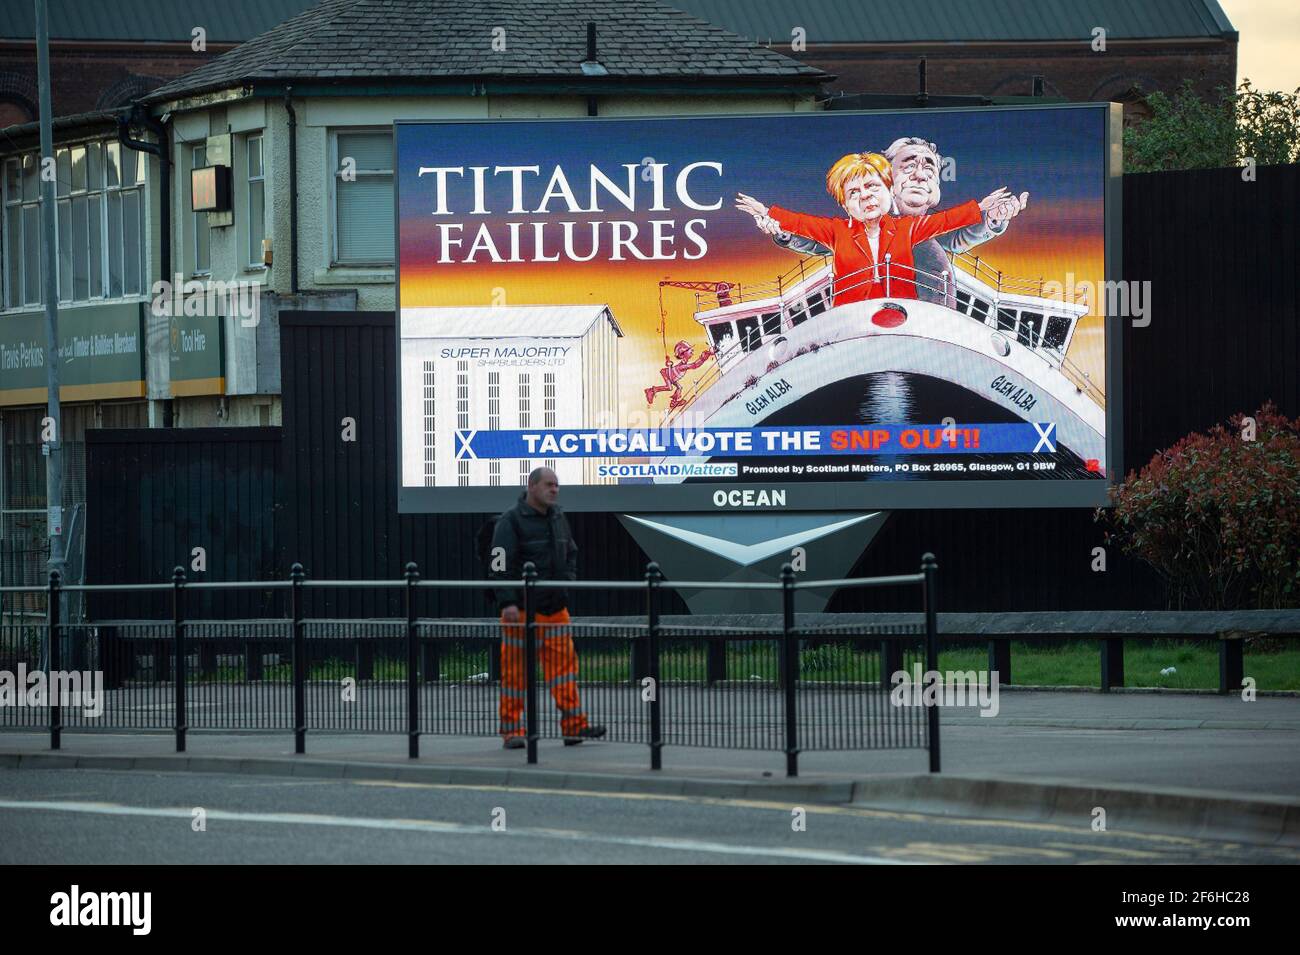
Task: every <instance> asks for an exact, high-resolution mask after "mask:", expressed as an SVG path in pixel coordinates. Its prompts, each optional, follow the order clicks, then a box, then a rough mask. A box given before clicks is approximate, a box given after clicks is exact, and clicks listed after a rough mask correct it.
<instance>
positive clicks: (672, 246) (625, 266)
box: [397, 108, 1106, 410]
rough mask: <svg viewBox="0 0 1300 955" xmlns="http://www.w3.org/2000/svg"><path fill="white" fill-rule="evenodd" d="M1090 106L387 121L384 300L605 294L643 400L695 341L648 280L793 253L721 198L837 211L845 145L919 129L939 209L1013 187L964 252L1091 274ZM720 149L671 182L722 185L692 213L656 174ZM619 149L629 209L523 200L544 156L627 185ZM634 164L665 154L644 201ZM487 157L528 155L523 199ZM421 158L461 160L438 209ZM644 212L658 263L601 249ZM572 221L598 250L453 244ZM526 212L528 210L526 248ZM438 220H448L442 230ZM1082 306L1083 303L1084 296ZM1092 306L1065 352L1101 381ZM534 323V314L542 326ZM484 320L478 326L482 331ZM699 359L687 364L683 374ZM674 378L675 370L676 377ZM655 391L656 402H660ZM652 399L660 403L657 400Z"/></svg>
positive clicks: (1044, 269) (864, 144)
mask: <svg viewBox="0 0 1300 955" xmlns="http://www.w3.org/2000/svg"><path fill="white" fill-rule="evenodd" d="M1105 115H1106V114H1105V110H1104V109H1101V108H1091V109H1079V108H1067V109H1051V110H1044V109H1035V110H1016V111H1006V110H996V111H977V112H973V111H954V112H934V111H923V112H909V113H904V114H894V113H882V114H854V113H837V112H823V113H815V114H788V115H781V116H732V117H716V118H684V119H672V120H662V119H654V118H646V119H630V120H599V121H585V122H584V121H569V120H565V121H540V122H539V121H529V122H514V121H494V122H485V123H428V124H424V123H421V124H400V125H399V127H398V129H399V133H398V138H397V142H398V156H397V163H398V165H397V170H398V178H399V182H398V188H399V201H400V207H399V208H400V223H399V230H400V231H399V266H400V303H401V306H402V307H412V306H475V305H489V304H507V305H541V304H547V305H588V304H606V305H608V306H609V307H610V309H611V311H612V313H613V315H614V317H615V319H616V321H617V322H618V323H619V325H620V327H621V328H622V330H623V332H624V335H625V336H626V337H625V338H624V340H623V341H622V342H621V343H620V346H619V348H620V351H619V366H620V379H621V380H620V383H619V388H620V398H621V401H622V402H624V403H625V407H638V406H639V407H642V408H644V407H645V402H644V396H643V395H642V391H643V389H644V388H645V387H647V386H648V385H651V384H657V383H659V382H660V380H661V379H660V377H659V369H660V368H661V367H662V365H663V362H664V355H665V347H664V346H665V343H666V344H667V346H668V348H669V349H671V346H672V345H673V343H674V342H676V341H678V340H679V339H685V340H686V341H688V342H690V343H691V344H692V345H694V346H695V347H696V349H697V350H698V349H701V348H703V347H705V346H706V345H707V344H708V341H707V337H706V335H705V332H704V329H703V327H702V326H701V325H700V324H699V323H698V322H697V321H696V320H695V318H694V310H695V295H694V293H693V292H691V291H688V290H684V289H676V288H665V289H664V290H663V305H664V309H665V317H666V321H665V322H664V327H663V328H662V329H661V327H660V324H661V313H660V289H659V283H660V281H662V280H672V281H707V282H730V283H740V284H742V285H746V284H751V283H767V282H772V281H773V280H774V279H775V278H776V277H777V276H778V275H780V274H783V273H786V272H788V271H789V270H790V269H792V268H795V267H797V266H798V264H799V259H800V256H798V255H796V254H795V253H792V252H789V251H787V250H785V249H782V248H779V247H778V246H776V245H775V244H774V243H773V242H772V241H771V239H770V238H769V237H768V236H765V235H763V234H762V233H760V232H759V231H758V229H757V228H756V227H755V225H754V221H753V219H752V218H751V217H750V216H748V215H746V214H744V213H742V212H739V211H737V210H736V209H734V208H733V199H734V196H735V195H736V193H737V192H744V193H747V194H749V195H752V196H754V197H756V198H758V199H759V200H761V201H762V202H764V203H766V204H769V205H772V204H777V205H781V206H783V207H785V208H789V209H794V210H797V211H800V212H806V213H811V214H814V215H822V216H836V215H843V212H842V210H841V209H840V208H839V207H838V206H837V205H836V204H835V203H834V200H833V199H832V198H831V197H830V196H829V195H828V194H827V192H826V188H825V176H826V170H827V169H828V168H829V167H830V166H831V164H832V163H833V162H834V161H835V160H836V159H838V158H839V157H840V156H842V155H844V154H845V153H849V152H861V151H878V152H882V151H883V150H884V149H885V147H886V146H888V145H889V144H890V143H891V142H893V140H895V139H896V138H898V137H900V136H921V137H925V138H926V139H928V140H930V141H932V142H934V143H935V144H936V145H937V146H938V147H939V151H940V153H941V155H943V156H944V157H951V160H952V162H951V163H950V164H949V166H948V173H949V174H950V175H952V176H953V178H952V179H951V181H942V182H941V189H942V198H941V200H940V203H939V205H938V207H937V208H938V209H948V208H951V207H953V206H955V205H958V204H960V203H962V202H965V201H967V200H970V199H976V200H978V199H981V198H983V197H984V196H985V195H987V194H988V193H990V192H992V191H993V190H994V189H997V188H998V187H1000V186H1006V187H1007V188H1008V189H1010V190H1011V191H1012V192H1014V193H1016V194H1019V193H1021V192H1028V193H1029V203H1028V207H1027V208H1026V210H1025V211H1024V212H1022V213H1021V215H1020V216H1019V217H1017V218H1016V219H1015V220H1013V221H1012V223H1011V224H1010V227H1009V228H1008V230H1007V232H1006V233H1005V234H1004V235H1002V236H1000V237H998V238H996V239H994V240H992V241H990V242H988V243H985V244H984V245H982V246H980V247H979V248H978V249H977V250H975V252H976V254H978V255H979V257H980V261H981V262H982V263H984V264H985V265H987V266H988V267H990V268H992V269H995V270H1000V271H1002V272H1003V273H1004V274H1005V275H1007V276H1014V277H1016V278H1022V279H1033V280H1038V279H1042V280H1045V281H1056V282H1060V283H1068V282H1069V281H1070V280H1071V279H1072V280H1073V282H1074V283H1075V284H1076V285H1078V284H1081V283H1084V282H1090V283H1096V284H1100V282H1101V281H1102V279H1103V278H1104V275H1103V269H1104V249H1105V234H1104V201H1103V196H1104V170H1105V167H1104V159H1105V150H1104V125H1103V124H1104V121H1105ZM698 162H709V163H720V164H721V166H722V174H721V175H720V176H719V175H718V174H717V173H716V172H715V171H714V170H713V169H710V168H703V167H701V168H697V169H696V170H695V171H694V172H692V173H691V174H690V176H689V179H688V192H689V194H690V197H691V199H692V200H693V201H694V202H695V203H696V204H699V205H711V204H715V203H717V202H718V201H719V200H721V203H722V205H721V208H719V209H717V210H711V211H699V210H696V209H691V208H688V207H687V206H686V205H684V204H683V202H682V201H680V200H679V198H678V196H677V194H676V192H675V190H674V188H673V185H674V180H675V178H676V176H677V174H678V173H679V172H680V171H681V170H682V169H683V168H684V167H686V166H687V165H688V164H690V163H698ZM628 163H631V164H636V165H637V166H638V174H637V175H636V177H635V181H634V188H635V189H636V197H635V198H636V205H637V209H636V211H635V212H633V211H629V210H628V209H626V208H625V207H624V206H622V205H620V204H619V203H618V202H617V201H615V200H613V199H612V198H611V197H610V195H609V193H608V192H607V191H604V190H602V191H601V192H600V206H601V208H602V210H603V211H602V212H599V213H594V212H586V211H581V212H573V211H571V210H570V209H569V207H568V205H567V203H566V201H565V200H564V199H563V198H554V197H553V198H552V199H551V200H550V201H549V204H548V209H547V211H545V212H538V211H536V210H537V208H538V205H539V204H540V203H541V201H542V197H543V194H544V192H545V191H546V186H547V183H548V181H549V180H550V177H551V175H552V172H553V170H554V167H556V166H560V167H562V168H563V170H564V173H565V176H566V178H567V180H568V183H569V185H570V186H571V188H572V190H573V194H574V197H575V200H576V202H577V204H578V205H580V206H582V207H583V208H584V209H586V208H590V195H589V190H588V186H589V182H588V167H589V166H590V165H592V164H594V165H596V166H598V167H600V169H601V170H603V171H604V172H605V173H606V175H608V176H609V177H610V178H611V179H612V180H613V181H614V182H616V183H619V184H620V185H621V186H624V187H626V186H627V173H626V171H624V169H623V166H624V164H628ZM646 163H664V164H666V177H665V178H666V181H665V184H664V189H663V204H664V205H666V206H667V207H668V209H667V211H651V210H650V206H651V205H652V183H651V182H649V181H648V180H647V179H646V178H644V177H643V176H642V175H641V174H640V172H641V171H642V170H644V169H645V168H646V166H645V164H646ZM475 166H483V167H488V168H487V171H486V172H485V173H484V175H483V181H484V191H483V199H484V208H485V210H486V211H485V212H484V213H482V214H476V213H475V212H474V211H473V210H474V206H475V195H474V189H473V188H472V178H473V174H472V172H471V171H470V170H471V167H475ZM503 166H537V167H539V174H538V175H523V176H522V179H521V181H522V183H523V187H522V196H521V198H522V207H523V208H524V209H525V210H526V211H524V212H522V213H513V214H512V212H511V205H512V201H513V187H512V182H511V180H512V177H511V175H509V174H504V173H503V174H498V175H493V169H495V168H497V167H503ZM420 167H428V168H434V167H462V168H464V170H465V174H464V176H455V175H448V176H447V183H448V186H447V190H446V201H447V209H448V212H449V214H445V215H435V214H434V212H435V210H436V209H437V202H438V196H437V191H436V189H435V179H436V177H435V176H434V175H432V174H427V173H426V175H424V176H420V175H419V174H418V173H419V168H420ZM692 219H697V220H703V222H702V223H701V224H697V225H696V226H693V227H692V229H693V230H694V231H695V233H696V234H697V235H698V237H699V239H700V240H702V241H703V242H705V243H707V254H705V255H704V256H703V257H701V258H696V259H694V260H687V259H686V258H684V256H683V253H684V252H690V253H691V254H695V252H696V251H697V250H698V244H697V242H696V241H694V240H692V239H691V238H690V237H689V235H688V232H687V229H686V223H687V221H688V220H692ZM652 220H664V221H671V223H672V224H671V226H669V225H661V226H659V229H660V231H661V235H664V236H670V237H671V241H669V240H667V239H665V240H664V242H663V243H661V248H663V249H664V250H665V251H666V252H672V251H676V252H677V257H676V258H674V259H669V260H654V261H641V260H639V259H636V258H633V257H631V255H630V254H629V253H628V252H627V251H626V250H625V251H624V256H625V260H624V261H610V255H611V253H612V242H611V234H612V232H613V229H614V227H613V226H612V225H611V224H610V223H611V222H614V221H619V222H624V223H630V224H631V225H629V226H620V227H618V228H620V229H622V230H623V231H624V234H627V233H628V232H630V230H631V229H632V228H633V227H635V231H636V234H637V239H635V240H634V244H635V245H636V246H637V247H638V248H639V249H641V251H642V252H643V253H646V254H649V253H650V251H651V249H652V248H653V247H654V242H653V241H652V238H653V230H654V228H655V227H654V226H653V224H652ZM565 222H569V223H573V225H571V226H570V227H569V228H570V229H572V233H573V241H572V248H573V254H574V255H575V256H578V257H585V256H587V255H588V254H590V252H591V251H592V238H591V236H592V229H593V223H599V224H598V225H595V226H594V228H595V229H596V230H598V233H599V238H600V243H601V247H600V253H599V254H598V255H596V257H595V258H594V259H592V260H591V261H589V262H574V261H569V260H568V259H566V258H565V257H564V256H563V255H561V257H560V261H559V262H532V261H523V262H504V261H503V262H494V261H492V260H491V258H490V256H489V255H488V254H487V252H486V251H485V250H484V249H482V248H480V250H479V252H478V253H477V255H476V256H475V257H476V260H477V261H474V262H466V261H463V259H464V258H465V257H466V255H467V254H468V252H469V250H470V248H471V245H472V243H473V241H474V237H475V235H476V234H477V232H478V231H479V229H480V226H483V225H486V227H487V231H488V233H489V234H490V236H491V238H492V240H493V243H494V245H495V247H496V249H497V251H498V253H499V255H500V256H501V257H503V258H504V257H509V256H510V244H511V243H510V232H511V230H510V223H521V225H520V226H519V228H518V230H517V231H518V233H519V236H520V255H521V257H522V258H525V259H527V258H531V257H533V256H534V255H535V254H540V255H545V256H553V255H556V254H557V251H558V250H560V249H562V247H563V228H564V227H563V225H562V223H565ZM535 223H541V224H542V225H541V229H542V239H541V245H540V248H539V247H537V246H536V245H535V235H534V229H535V228H536V226H535V225H534V224H535ZM439 224H458V225H460V226H461V227H462V228H461V229H460V230H459V238H460V240H461V245H460V246H459V247H455V246H452V247H449V249H448V257H449V258H452V259H453V260H455V261H452V262H449V263H440V262H438V257H439V254H440V248H441V243H440V235H441V233H440V231H439V229H438V225H439ZM454 231H455V230H453V232H454ZM1097 311H1099V309H1098V310H1097ZM1102 329H1103V320H1102V317H1101V316H1100V315H1099V314H1098V315H1089V316H1087V317H1085V318H1084V319H1083V320H1082V321H1081V322H1080V324H1079V328H1078V331H1077V332H1076V335H1075V339H1074V342H1073V344H1072V346H1071V349H1070V352H1069V355H1068V358H1069V359H1070V361H1071V362H1073V363H1074V364H1075V365H1076V366H1078V367H1079V369H1080V370H1082V371H1084V372H1086V373H1087V374H1088V375H1089V377H1090V378H1091V379H1092V380H1093V381H1094V382H1096V383H1097V384H1098V385H1100V386H1101V387H1102V388H1104V386H1105V349H1104V340H1103V334H1102ZM545 333H546V330H545V329H538V334H539V335H545ZM484 334H485V335H486V336H488V337H490V335H491V329H490V328H485V329H484ZM702 372H703V369H701V371H699V372H694V373H692V374H694V375H698V374H701V373H702ZM690 380H691V379H690V377H689V376H688V379H687V381H688V382H689V381H690ZM661 405H662V402H661ZM661 410H662V407H661Z"/></svg>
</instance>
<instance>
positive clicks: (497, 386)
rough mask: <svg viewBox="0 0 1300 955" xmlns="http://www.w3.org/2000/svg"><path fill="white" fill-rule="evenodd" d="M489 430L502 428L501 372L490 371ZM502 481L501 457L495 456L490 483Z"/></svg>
mask: <svg viewBox="0 0 1300 955" xmlns="http://www.w3.org/2000/svg"><path fill="white" fill-rule="evenodd" d="M488 430H489V431H500V430H501V372H499V371H489V372H488ZM500 483H501V459H500V458H493V459H492V460H491V461H489V462H488V484H490V485H492V486H493V487H496V486H497V485H499V484H500Z"/></svg>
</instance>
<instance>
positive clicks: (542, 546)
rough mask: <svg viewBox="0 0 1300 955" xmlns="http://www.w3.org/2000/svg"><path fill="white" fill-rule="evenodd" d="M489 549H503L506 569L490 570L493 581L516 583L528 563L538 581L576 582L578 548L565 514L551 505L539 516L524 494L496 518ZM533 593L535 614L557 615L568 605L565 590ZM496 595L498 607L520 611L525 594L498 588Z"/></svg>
mask: <svg viewBox="0 0 1300 955" xmlns="http://www.w3.org/2000/svg"><path fill="white" fill-rule="evenodd" d="M512 511H513V513H512ZM492 547H493V550H495V549H496V548H498V547H503V548H505V554H506V569H505V570H503V571H492V572H491V574H490V575H489V576H490V577H491V578H493V579H496V580H514V581H517V580H519V578H520V577H522V576H523V572H524V564H525V563H526V562H527V561H532V562H533V563H534V564H535V565H536V566H537V579H538V580H577V579H578V545H577V544H576V543H574V540H573V531H571V530H570V529H569V522H568V521H567V520H565V519H564V512H563V511H562V510H560V508H559V507H557V506H555V505H552V506H551V509H550V510H549V511H548V512H547V513H546V514H539V513H537V511H535V510H533V508H532V507H531V505H529V504H528V502H527V495H526V494H520V495H519V502H518V503H517V504H516V505H515V506H514V507H513V508H512V509H511V510H510V511H506V512H504V513H503V514H502V515H501V516H500V517H499V518H497V523H496V528H495V530H494V531H493V533H492ZM533 593H535V594H536V595H537V608H536V612H537V613H556V612H557V611H559V610H563V609H564V608H566V607H567V606H568V605H569V597H568V593H567V592H566V591H564V590H559V589H554V590H553V589H550V588H545V589H543V588H538V589H537V590H535V591H533ZM496 595H497V606H498V607H499V608H501V609H504V608H505V607H508V606H510V605H511V604H514V605H515V606H516V607H518V608H519V609H520V611H521V612H522V611H523V609H524V595H523V590H522V588H520V587H519V586H517V585H516V586H514V587H499V588H497V591H496Z"/></svg>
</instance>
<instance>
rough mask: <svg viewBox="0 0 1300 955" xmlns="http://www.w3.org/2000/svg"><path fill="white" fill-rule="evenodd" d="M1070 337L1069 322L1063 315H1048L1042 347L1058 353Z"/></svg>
mask: <svg viewBox="0 0 1300 955" xmlns="http://www.w3.org/2000/svg"><path fill="white" fill-rule="evenodd" d="M1069 336H1070V320H1069V319H1068V318H1066V317H1065V316H1064V315H1049V316H1048V318H1047V331H1045V332H1044V333H1043V347H1044V348H1053V349H1055V350H1056V351H1060V350H1061V349H1062V348H1064V347H1065V340H1066V339H1067V338H1068V337H1069Z"/></svg>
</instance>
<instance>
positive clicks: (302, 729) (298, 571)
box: [289, 564, 307, 755]
mask: <svg viewBox="0 0 1300 955" xmlns="http://www.w3.org/2000/svg"><path fill="white" fill-rule="evenodd" d="M306 577H307V575H306V573H305V572H304V571H303V569H302V564H294V565H293V567H291V568H290V569H289V579H290V580H291V581H293V583H292V586H291V587H290V588H289V597H290V601H289V603H290V606H291V607H292V608H293V751H294V752H295V753H298V754H299V755H301V754H303V753H305V752H307V685H306V683H307V634H306V629H305V628H304V627H303V623H302V582H303V580H305V579H306Z"/></svg>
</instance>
